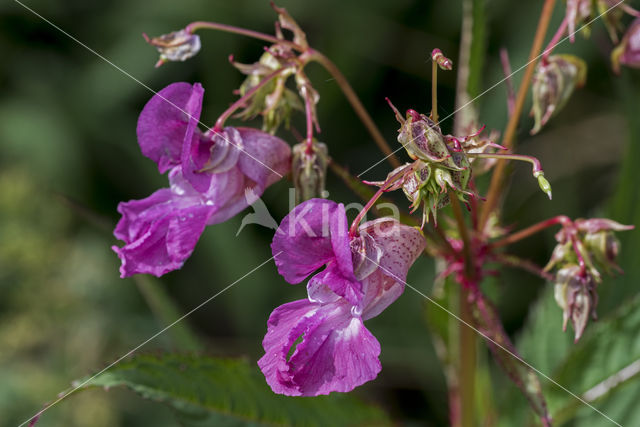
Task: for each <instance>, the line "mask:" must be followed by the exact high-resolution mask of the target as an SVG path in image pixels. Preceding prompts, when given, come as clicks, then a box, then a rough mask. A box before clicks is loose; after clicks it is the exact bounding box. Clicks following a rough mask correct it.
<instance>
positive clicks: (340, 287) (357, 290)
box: [307, 261, 363, 306]
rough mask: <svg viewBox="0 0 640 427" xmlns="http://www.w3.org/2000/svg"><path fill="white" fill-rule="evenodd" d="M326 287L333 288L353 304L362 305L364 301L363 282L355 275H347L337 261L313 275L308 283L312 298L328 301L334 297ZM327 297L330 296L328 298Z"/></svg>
mask: <svg viewBox="0 0 640 427" xmlns="http://www.w3.org/2000/svg"><path fill="white" fill-rule="evenodd" d="M326 288H329V289H331V291H333V292H334V293H335V294H336V295H339V296H341V297H343V298H344V299H346V300H347V301H349V303H350V304H352V305H355V306H357V305H360V302H361V301H362V297H363V295H362V283H360V282H359V281H358V280H357V279H356V278H355V277H353V275H352V277H345V276H344V275H343V274H342V272H341V271H340V269H339V268H338V266H337V265H336V263H335V261H331V262H330V263H329V264H328V265H327V268H325V269H324V270H323V271H321V272H320V273H318V274H316V275H315V276H313V277H312V278H311V279H310V280H309V283H308V284H307V291H308V293H309V298H310V299H311V300H318V301H322V302H328V301H331V300H332V299H333V297H332V296H331V295H330V294H329V295H327V291H326ZM327 298H329V299H328V300H327Z"/></svg>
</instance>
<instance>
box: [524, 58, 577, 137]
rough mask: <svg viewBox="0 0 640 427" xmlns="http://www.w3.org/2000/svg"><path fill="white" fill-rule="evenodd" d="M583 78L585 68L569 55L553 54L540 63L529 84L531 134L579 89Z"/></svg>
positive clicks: (538, 129)
mask: <svg viewBox="0 0 640 427" xmlns="http://www.w3.org/2000/svg"><path fill="white" fill-rule="evenodd" d="M586 78H587V65H586V64H585V62H584V61H583V60H581V59H580V58H578V57H575V56H573V55H553V56H550V57H549V58H547V59H546V60H545V59H543V60H542V61H540V63H539V64H538V67H537V68H536V74H535V75H534V78H533V84H532V91H533V107H532V110H531V114H532V115H533V117H534V119H535V125H534V127H533V129H532V130H531V134H532V135H535V134H537V133H538V132H539V131H540V129H542V127H543V126H544V125H545V124H547V122H548V121H549V119H551V117H553V116H554V115H555V114H557V112H558V111H560V110H561V109H562V107H564V105H565V104H566V103H567V101H568V100H569V98H570V97H571V94H572V93H573V91H574V89H575V88H576V87H581V86H583V85H584V83H585V81H586Z"/></svg>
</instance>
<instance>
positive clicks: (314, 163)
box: [291, 141, 329, 204]
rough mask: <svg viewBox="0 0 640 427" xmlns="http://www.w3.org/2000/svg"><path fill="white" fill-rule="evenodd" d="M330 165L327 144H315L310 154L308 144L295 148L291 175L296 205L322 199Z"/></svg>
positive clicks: (295, 146)
mask: <svg viewBox="0 0 640 427" xmlns="http://www.w3.org/2000/svg"><path fill="white" fill-rule="evenodd" d="M328 164H329V151H328V150H327V146H326V144H323V143H322V142H316V141H314V142H313V145H312V150H311V152H309V150H308V147H307V143H306V142H301V143H300V144H297V145H294V146H293V156H292V165H291V173H292V175H293V184H294V186H295V189H296V204H300V203H302V202H304V201H305V200H309V199H313V198H315V197H322V193H323V192H324V187H325V179H326V176H327V166H328Z"/></svg>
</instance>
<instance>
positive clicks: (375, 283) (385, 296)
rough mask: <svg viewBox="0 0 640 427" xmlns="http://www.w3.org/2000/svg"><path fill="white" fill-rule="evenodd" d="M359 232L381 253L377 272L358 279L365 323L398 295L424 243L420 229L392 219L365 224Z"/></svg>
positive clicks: (381, 219)
mask: <svg viewBox="0 0 640 427" xmlns="http://www.w3.org/2000/svg"><path fill="white" fill-rule="evenodd" d="M359 230H360V232H363V233H368V234H370V235H371V236H372V237H373V238H374V240H375V242H376V244H377V245H378V246H379V247H380V248H381V249H382V253H383V255H382V258H381V259H380V266H379V268H378V270H377V271H376V272H374V273H373V274H371V275H370V276H368V277H366V278H365V279H363V280H362V284H363V286H364V294H365V301H364V307H365V308H364V311H363V313H362V318H363V319H364V320H367V319H370V318H372V317H374V316H377V315H378V314H380V313H381V312H382V311H383V310H384V309H385V308H387V307H388V306H389V304H391V303H392V302H393V301H395V300H396V299H397V298H398V297H399V296H400V295H401V294H402V292H403V290H404V282H405V280H406V278H407V272H408V271H409V268H410V267H411V265H412V264H413V263H414V262H415V260H416V259H417V258H418V256H419V255H420V253H421V252H422V251H423V250H424V248H425V246H426V242H425V240H424V237H423V236H422V234H421V233H420V230H418V229H417V228H414V227H409V226H407V225H403V224H400V223H399V222H398V221H397V220H395V219H392V218H380V219H377V220H374V221H369V222H367V223H365V224H363V225H362V226H360V229H359ZM381 275H382V276H384V277H382V276H381Z"/></svg>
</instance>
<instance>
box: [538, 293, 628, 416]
mask: <svg viewBox="0 0 640 427" xmlns="http://www.w3.org/2000/svg"><path fill="white" fill-rule="evenodd" d="M639 330H640V296H636V297H635V298H634V299H633V300H631V301H629V302H628V303H627V304H625V305H623V306H622V307H621V308H620V309H619V310H617V311H616V312H615V313H613V315H612V316H609V317H608V318H607V319H605V320H602V321H601V322H597V323H594V324H593V325H591V327H590V330H589V333H588V334H586V335H585V336H584V338H583V339H582V340H581V341H580V342H579V343H578V344H577V345H576V346H575V347H574V349H573V351H571V353H570V354H569V355H568V357H567V358H566V360H565V361H564V362H563V363H562V364H561V365H560V366H559V367H558V369H557V370H556V374H555V375H554V378H555V379H556V380H557V381H558V382H559V383H560V384H562V385H563V386H565V387H567V388H568V389H569V390H572V391H573V392H575V393H580V394H581V396H582V398H583V399H585V400H587V401H588V402H590V403H591V402H597V401H598V400H600V399H603V398H605V397H610V396H612V394H614V393H616V392H618V391H619V390H624V389H625V388H624V387H623V385H625V384H626V383H627V382H629V381H632V380H634V379H637V378H638V371H639V370H638V368H637V367H636V366H637V365H638V364H639V363H640V335H639V334H638V331H639ZM551 387H555V386H551V385H550V386H549V393H548V395H549V396H550V399H554V400H555V401H556V404H562V407H561V409H559V410H558V414H559V416H558V417H557V418H558V419H559V421H561V420H566V419H569V418H571V416H572V415H573V414H574V413H575V412H576V410H578V409H581V408H582V407H583V406H584V404H582V403H580V402H578V401H577V400H576V399H574V398H572V397H571V396H569V395H568V394H567V393H566V392H564V391H562V390H560V389H558V388H557V387H556V388H555V390H554V389H552V388H551ZM558 406H560V405H558ZM592 412H594V414H593V415H595V416H596V418H591V417H590V419H593V422H605V423H608V421H607V420H606V418H604V417H602V416H601V415H598V414H597V413H595V411H592ZM603 412H604V413H607V411H606V410H604V409H603ZM634 412H635V413H636V416H638V415H640V410H638V409H636V411H634ZM607 415H609V414H607ZM629 415H630V414H629V413H626V414H619V416H625V417H626V418H627V419H626V423H630V422H631V421H632V420H633V419H634V418H631V417H630V416H629ZM610 416H612V417H613V415H610ZM597 417H601V419H598V418H597ZM616 421H618V422H620V423H622V424H625V421H624V420H622V419H616ZM636 421H637V418H636ZM589 425H594V424H593V423H589Z"/></svg>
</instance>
